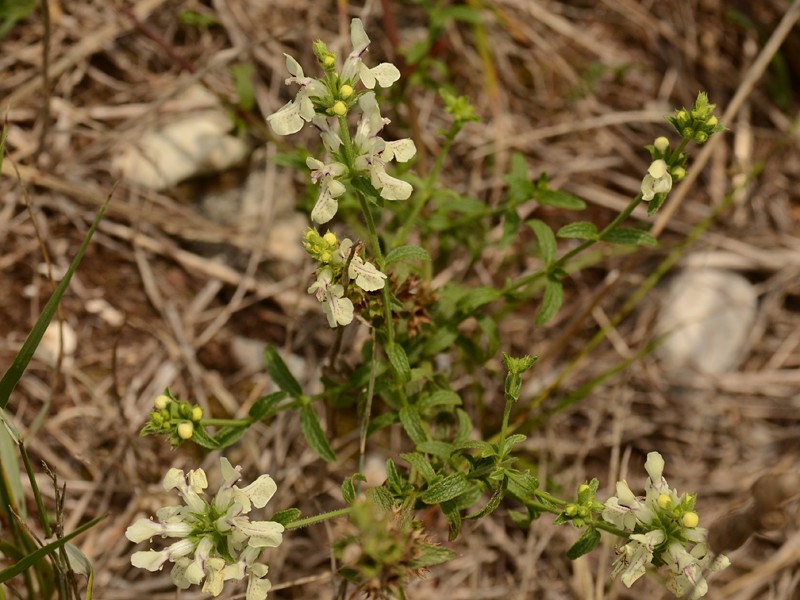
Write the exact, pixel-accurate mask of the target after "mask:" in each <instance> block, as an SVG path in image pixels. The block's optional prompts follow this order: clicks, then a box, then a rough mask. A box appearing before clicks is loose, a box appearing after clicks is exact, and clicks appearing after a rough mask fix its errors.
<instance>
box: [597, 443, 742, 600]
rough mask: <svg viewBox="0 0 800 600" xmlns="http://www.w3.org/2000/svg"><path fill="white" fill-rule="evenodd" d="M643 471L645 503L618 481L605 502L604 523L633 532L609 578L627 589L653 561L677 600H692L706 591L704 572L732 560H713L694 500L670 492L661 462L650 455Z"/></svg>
mask: <svg viewBox="0 0 800 600" xmlns="http://www.w3.org/2000/svg"><path fill="white" fill-rule="evenodd" d="M644 468H645V470H646V471H647V475H648V479H647V482H646V483H645V497H644V498H641V497H637V496H635V495H634V494H633V492H632V491H631V490H630V488H629V487H628V484H627V483H626V482H624V481H620V482H618V483H617V495H616V496H614V497H611V498H609V499H608V500H606V502H605V506H604V507H603V513H602V516H603V519H605V520H606V521H608V522H609V523H613V524H614V526H616V527H618V528H619V529H622V530H623V531H628V532H631V535H630V536H629V538H628V542H627V543H626V544H625V546H623V548H622V549H621V551H620V555H619V557H618V558H617V560H616V562H615V563H614V569H613V571H612V575H613V576H615V577H616V576H617V575H621V577H620V579H622V582H623V583H624V584H625V585H626V586H628V587H630V586H631V585H632V584H633V582H634V581H636V580H637V579H638V578H639V577H641V576H642V575H643V574H644V572H645V569H646V565H647V564H648V563H652V562H653V561H654V557H655V564H658V565H666V566H667V567H668V568H669V569H670V574H669V580H668V582H667V588H668V589H669V590H670V591H672V592H673V593H674V594H675V595H676V596H678V597H679V598H683V597H687V598H691V599H692V600H696V599H697V598H700V597H701V596H704V595H705V594H706V592H707V591H708V584H707V583H706V580H705V578H704V577H703V570H704V569H709V570H712V571H719V570H722V569H724V568H726V567H727V566H728V565H729V564H730V561H728V559H727V558H726V557H725V556H718V557H717V558H716V559H715V560H713V561H712V556H711V555H710V553H709V551H708V545H707V543H706V538H707V536H708V531H707V530H706V529H703V528H702V527H697V522H698V516H697V513H695V512H694V508H693V507H694V497H693V496H692V495H686V494H684V495H683V496H679V495H678V492H677V491H676V490H674V489H672V488H670V487H669V484H668V483H667V480H666V479H665V478H664V459H663V457H662V456H661V455H660V454H659V453H658V452H650V453H649V454H648V455H647V461H646V462H645V465H644ZM687 544H689V545H690V546H687ZM692 544H693V545H694V546H693V547H691V545H692ZM687 547H691V550H687Z"/></svg>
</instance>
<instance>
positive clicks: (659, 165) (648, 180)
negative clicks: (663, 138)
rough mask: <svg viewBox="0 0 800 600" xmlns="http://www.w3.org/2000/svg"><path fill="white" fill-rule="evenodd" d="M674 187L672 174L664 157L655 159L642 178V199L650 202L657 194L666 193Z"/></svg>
mask: <svg viewBox="0 0 800 600" xmlns="http://www.w3.org/2000/svg"><path fill="white" fill-rule="evenodd" d="M671 189H672V175H670V173H669V169H668V168H667V163H666V162H664V160H663V159H660V158H659V159H658V160H654V161H653V162H652V164H651V165H650V167H649V168H648V169H647V175H645V176H644V179H642V200H644V201H645V202H649V201H650V200H652V199H653V198H655V195H656V194H665V193H667V192H669V191H670V190H671Z"/></svg>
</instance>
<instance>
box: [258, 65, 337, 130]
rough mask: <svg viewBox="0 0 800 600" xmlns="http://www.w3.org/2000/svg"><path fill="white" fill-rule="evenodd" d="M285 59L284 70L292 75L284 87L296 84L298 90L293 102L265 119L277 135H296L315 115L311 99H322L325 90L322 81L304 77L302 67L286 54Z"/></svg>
mask: <svg viewBox="0 0 800 600" xmlns="http://www.w3.org/2000/svg"><path fill="white" fill-rule="evenodd" d="M284 56H285V57H286V69H287V70H288V71H289V73H291V74H292V77H288V78H287V79H286V81H285V83H286V85H289V84H290V83H297V84H299V85H300V90H299V91H298V92H297V95H296V96H295V99H294V100H291V101H290V102H288V103H287V104H285V105H284V106H283V107H281V108H280V109H278V110H277V111H276V112H274V113H272V114H271V115H269V116H268V117H267V122H268V123H269V124H270V127H272V130H273V131H274V132H275V133H276V134H278V135H289V134H292V133H297V132H298V131H300V130H301V129H302V128H303V124H304V123H306V122H308V121H311V119H312V118H313V117H314V115H315V114H316V111H315V110H314V102H313V101H312V98H320V97H323V96H324V95H325V94H326V92H327V89H326V87H325V84H324V83H323V82H322V81H319V80H317V79H313V78H311V77H306V76H305V74H304V73H303V67H301V66H300V63H298V62H297V61H296V60H295V59H294V58H292V57H291V56H289V55H288V54H284Z"/></svg>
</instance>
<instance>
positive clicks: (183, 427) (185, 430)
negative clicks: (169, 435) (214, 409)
mask: <svg viewBox="0 0 800 600" xmlns="http://www.w3.org/2000/svg"><path fill="white" fill-rule="evenodd" d="M193 433H194V425H193V424H192V422H191V421H184V422H183V423H180V424H178V437H179V438H181V439H182V440H188V439H191V438H192V434H193Z"/></svg>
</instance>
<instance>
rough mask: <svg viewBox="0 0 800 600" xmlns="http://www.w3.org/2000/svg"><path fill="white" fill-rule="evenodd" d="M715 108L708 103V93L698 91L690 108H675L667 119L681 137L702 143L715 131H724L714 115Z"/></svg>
mask: <svg viewBox="0 0 800 600" xmlns="http://www.w3.org/2000/svg"><path fill="white" fill-rule="evenodd" d="M715 108H716V105H714V104H709V103H708V95H706V94H705V93H704V92H700V93H699V94H697V100H695V103H694V106H693V107H692V108H691V109H687V108H681V109H679V110H676V111H675V114H674V115H673V116H671V117H667V121H668V122H669V123H670V124H671V125H672V126H673V127H674V128H675V131H677V132H678V134H680V136H681V137H683V139H685V140H692V141H694V142H695V143H696V144H704V143H706V142H707V141H708V138H710V137H711V136H712V135H714V134H715V133H718V132H720V131H725V127H724V126H723V125H722V124H720V122H719V119H717V117H716V116H714V109H715Z"/></svg>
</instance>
